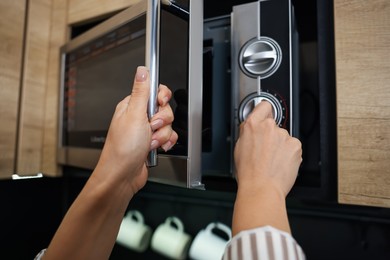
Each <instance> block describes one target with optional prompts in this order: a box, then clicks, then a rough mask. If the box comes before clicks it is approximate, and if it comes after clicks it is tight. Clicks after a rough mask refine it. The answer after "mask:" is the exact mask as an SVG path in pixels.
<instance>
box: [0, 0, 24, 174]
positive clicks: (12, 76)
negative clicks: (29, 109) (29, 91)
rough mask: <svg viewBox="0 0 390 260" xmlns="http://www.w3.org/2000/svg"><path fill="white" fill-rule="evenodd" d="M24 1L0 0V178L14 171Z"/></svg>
mask: <svg viewBox="0 0 390 260" xmlns="http://www.w3.org/2000/svg"><path fill="white" fill-rule="evenodd" d="M25 10H26V1H14V0H3V1H0V39H1V40H0V119H1V126H0V178H4V177H7V176H10V175H11V174H12V172H14V170H15V169H14V166H15V152H16V135H17V117H18V102H19V93H20V91H19V90H20V78H21V68H22V50H23V31H24V24H25V20H24V19H25V18H24V17H25Z"/></svg>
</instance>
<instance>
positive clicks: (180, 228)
mask: <svg viewBox="0 0 390 260" xmlns="http://www.w3.org/2000/svg"><path fill="white" fill-rule="evenodd" d="M172 223H173V224H175V225H176V227H177V230H178V231H181V232H183V231H184V226H183V222H181V220H180V219H178V218H177V217H168V218H167V219H166V220H165V225H168V226H170V225H171V224H172Z"/></svg>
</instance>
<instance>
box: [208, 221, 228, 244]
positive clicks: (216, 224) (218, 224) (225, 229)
mask: <svg viewBox="0 0 390 260" xmlns="http://www.w3.org/2000/svg"><path fill="white" fill-rule="evenodd" d="M214 228H217V229H219V230H222V231H223V232H225V233H226V235H227V236H228V237H229V240H230V239H232V230H231V229H230V227H228V226H226V225H225V224H223V223H221V222H213V223H210V224H208V226H207V227H206V231H207V232H209V233H211V232H212V230H213V229H214Z"/></svg>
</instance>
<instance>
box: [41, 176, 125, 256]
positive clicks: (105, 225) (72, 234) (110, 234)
mask: <svg viewBox="0 0 390 260" xmlns="http://www.w3.org/2000/svg"><path fill="white" fill-rule="evenodd" d="M95 171H96V170H95ZM97 171H99V170H97ZM104 174H105V175H107V174H109V173H104V172H94V173H93V174H92V175H91V177H90V179H89V180H88V182H87V184H86V185H85V187H84V188H83V190H82V191H81V193H80V194H79V196H78V197H77V199H76V200H75V201H74V203H73V204H72V206H71V208H70V209H69V211H68V212H67V214H66V216H65V217H64V219H63V221H62V223H61V225H60V227H59V228H58V230H57V232H56V234H55V236H54V238H53V240H52V241H51V243H50V245H49V247H48V249H47V252H46V254H45V256H44V260H50V259H56V260H57V259H108V258H109V255H110V253H111V251H112V247H113V245H114V243H115V240H116V236H117V233H118V230H119V226H120V223H121V220H122V218H123V215H124V213H125V210H126V208H127V205H128V203H129V201H130V199H131V197H132V194H131V190H130V189H129V188H128V187H127V186H126V183H125V182H117V183H116V182H114V181H112V180H110V179H109V178H107V179H108V180H107V181H102V180H101V179H100V180H99V178H101V177H102V176H103V175H104Z"/></svg>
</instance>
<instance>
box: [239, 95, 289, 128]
mask: <svg viewBox="0 0 390 260" xmlns="http://www.w3.org/2000/svg"><path fill="white" fill-rule="evenodd" d="M264 100H265V101H268V102H269V103H271V105H272V110H273V115H274V119H275V122H276V124H278V125H279V126H281V125H282V124H283V120H284V119H285V118H286V117H285V112H286V110H285V108H284V107H283V105H282V101H281V100H280V99H278V98H277V97H276V96H275V95H272V94H270V93H268V92H262V93H261V94H260V95H258V94H257V93H253V94H251V95H249V96H247V97H246V98H245V99H244V100H243V101H242V102H241V105H240V108H239V120H240V123H241V122H243V121H245V119H246V118H247V117H248V116H249V114H250V113H251V112H252V110H253V109H254V108H255V106H256V105H257V104H259V103H260V102H262V101H264Z"/></svg>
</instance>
